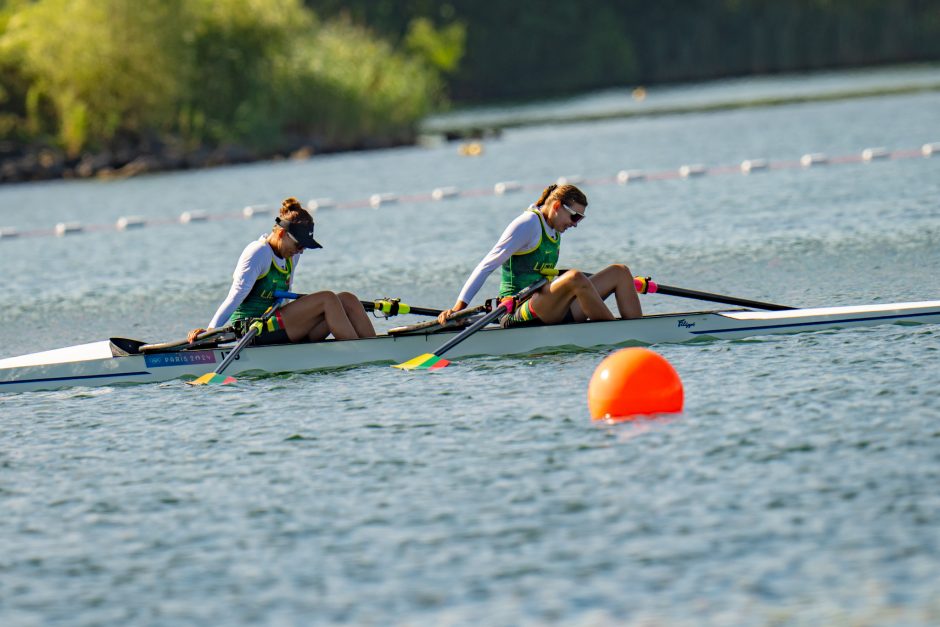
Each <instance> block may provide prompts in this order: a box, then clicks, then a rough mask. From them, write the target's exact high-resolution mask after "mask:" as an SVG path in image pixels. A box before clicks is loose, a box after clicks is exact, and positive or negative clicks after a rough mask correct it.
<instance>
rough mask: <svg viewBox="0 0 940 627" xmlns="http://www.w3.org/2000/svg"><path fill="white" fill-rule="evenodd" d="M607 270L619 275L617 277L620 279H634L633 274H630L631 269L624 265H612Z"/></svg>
mask: <svg viewBox="0 0 940 627" xmlns="http://www.w3.org/2000/svg"><path fill="white" fill-rule="evenodd" d="M607 269H608V270H609V271H611V272H615V273H617V276H619V277H627V278H633V273H632V272H630V268H628V267H627V266H625V265H624V264H622V263H614V264H611V265H609V266H607Z"/></svg>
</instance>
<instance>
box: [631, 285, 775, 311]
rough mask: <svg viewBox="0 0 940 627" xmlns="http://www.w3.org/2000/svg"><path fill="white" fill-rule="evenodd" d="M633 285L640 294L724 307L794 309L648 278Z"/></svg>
mask: <svg viewBox="0 0 940 627" xmlns="http://www.w3.org/2000/svg"><path fill="white" fill-rule="evenodd" d="M633 283H634V285H635V286H636V291H637V292H639V293H640V294H666V295H667V296H679V297H681V298H692V299H695V300H707V301H711V302H715V303H725V304H726V305H738V306H739V307H753V308H754V309H767V310H768V311H783V310H784V309H794V307H787V306H786V305H775V304H774V303H762V302H760V301H758V300H748V299H746V298H736V297H734V296H723V295H721V294H712V293H710V292H699V291H698V290H687V289H685V288H682V287H673V286H671V285H662V284H661V283H656V282H654V281H653V280H652V279H651V278H650V277H639V276H638V277H634V278H633Z"/></svg>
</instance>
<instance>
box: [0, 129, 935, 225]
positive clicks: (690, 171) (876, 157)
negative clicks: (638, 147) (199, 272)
mask: <svg viewBox="0 0 940 627" xmlns="http://www.w3.org/2000/svg"><path fill="white" fill-rule="evenodd" d="M933 156H940V142H931V143H927V144H924V145H922V146H921V147H920V148H913V149H903V150H888V149H887V148H882V147H877V148H866V149H865V150H863V151H861V152H859V153H854V154H849V155H842V156H836V157H829V156H828V155H826V154H824V153H819V152H812V153H806V154H804V155H803V156H802V157H800V158H799V159H798V160H795V161H768V160H767V159H745V160H744V161H742V162H741V163H740V164H738V165H733V166H732V165H724V166H712V167H708V166H705V165H702V164H685V165H682V166H680V167H678V168H674V169H671V170H660V171H648V170H640V169H631V170H620V171H619V172H617V174H616V175H614V176H608V177H602V178H585V177H583V176H562V177H559V178H558V179H557V181H556V182H557V183H558V184H565V183H571V184H574V185H609V184H614V183H616V184H619V185H631V184H636V183H640V182H644V181H663V180H670V179H693V178H700V177H703V176H716V175H723V174H724V175H727V174H743V175H750V174H753V173H757V172H762V171H770V170H788V169H800V168H802V169H809V168H813V167H821V166H825V165H829V164H851V163H873V162H876V161H890V160H899V159H913V158H929V157H933ZM543 187H544V181H543V182H539V183H520V182H518V181H500V182H498V183H496V184H495V185H493V186H492V187H487V188H479V189H469V190H460V189H458V188H456V187H453V186H445V187H438V188H435V189H434V190H432V191H431V192H428V193H413V194H402V195H399V194H395V193H391V192H384V193H376V194H372V195H371V196H369V197H368V198H362V199H358V200H348V201H335V200H333V199H331V198H312V199H310V200H309V201H308V202H307V208H308V209H309V210H311V211H318V210H321V209H363V208H369V207H371V208H372V209H379V208H381V207H387V206H392V205H396V204H407V203H411V204H413V203H422V202H441V201H444V200H448V199H453V198H480V197H484V196H501V195H505V194H511V193H514V192H520V191H523V190H541V189H542V188H543ZM276 213H277V207H276V206H275V205H250V206H248V207H245V208H244V209H242V210H241V211H233V212H226V213H214V214H213V213H208V212H205V211H198V210H193V211H184V212H183V213H181V214H180V215H179V216H176V217H173V218H158V219H149V218H144V217H142V216H121V217H120V218H118V219H117V220H116V221H115V222H114V223H112V224H82V223H80V222H75V221H68V222H60V223H58V224H56V225H55V226H54V227H52V228H47V229H33V230H26V231H20V230H18V229H16V228H14V227H0V240H11V239H17V238H21V237H48V236H56V237H65V236H71V235H76V234H79V233H95V232H103V231H129V230H132V229H138V228H144V227H150V226H165V225H169V224H197V223H200V222H208V221H215V220H236V219H240V220H244V219H251V218H254V217H259V216H260V217H269V218H270V217H272V216H273V215H275V214H276Z"/></svg>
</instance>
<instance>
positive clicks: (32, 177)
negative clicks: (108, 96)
mask: <svg viewBox="0 0 940 627" xmlns="http://www.w3.org/2000/svg"><path fill="white" fill-rule="evenodd" d="M938 91H940V82H933V83H927V84H916V85H902V86H897V87H875V88H868V89H854V90H843V91H839V92H827V93H819V94H802V95H794V96H765V97H759V98H743V99H731V100H724V101H715V102H708V103H697V104H691V105H665V106H660V107H649V108H645V109H623V110H616V111H601V112H588V113H569V114H557V113H544V112H528V113H527V114H513V113H505V114H498V115H482V116H481V118H483V119H481V120H476V121H473V120H471V121H460V120H456V121H453V122H450V123H448V122H447V121H446V120H443V121H441V120H438V121H434V120H431V121H430V122H428V121H426V122H424V123H422V124H421V125H419V129H418V130H417V131H416V132H415V133H412V134H410V135H408V136H400V137H384V138H370V139H363V140H360V141H358V142H351V143H349V144H336V145H331V146H328V145H324V144H323V143H322V142H319V141H315V140H310V141H296V142H293V144H292V145H289V146H284V147H282V148H281V149H279V150H272V151H267V152H261V151H257V150H252V149H249V148H246V147H244V146H241V145H238V144H227V145H224V146H220V147H216V148H208V147H200V148H196V149H194V150H189V151H184V150H182V149H180V148H179V147H177V146H173V145H170V144H164V143H160V142H155V143H154V144H153V145H151V146H148V147H145V148H140V149H136V150H135V149H132V148H125V149H122V150H115V151H109V150H105V151H102V152H99V153H85V154H83V155H81V156H78V157H74V158H69V157H67V156H66V155H65V153H64V152H63V151H62V150H60V149H57V148H51V147H49V146H48V145H46V144H37V145H34V146H27V147H16V146H14V145H13V144H12V142H0V184H8V183H26V182H35V181H48V180H69V179H98V180H112V179H124V178H130V177H133V176H139V175H142V174H150V173H156V172H168V171H181V170H197V169H206V168H212V167H216V166H225V165H236V164H243V163H255V162H260V161H281V160H304V159H309V158H311V157H314V156H316V155H321V154H335V153H341V152H357V151H364V150H380V149H384V148H397V147H402V146H415V145H429V144H430V145H433V144H434V143H437V142H440V141H460V140H467V139H481V138H489V137H497V136H499V134H500V133H501V132H502V131H503V130H506V129H512V128H523V127H529V126H540V125H550V124H556V125H560V124H576V123H584V122H599V121H605V120H615V119H627V118H637V117H664V116H671V115H685V114H689V113H713V112H719V111H730V110H734V109H745V108H762V107H778V106H786V105H793V104H805V103H814V102H835V101H844V100H856V99H863V98H877V97H884V96H898V95H908V94H918V93H931V92H938ZM468 111H469V112H470V113H469V115H471V116H472V109H470V110H468ZM453 113H458V114H459V112H453Z"/></svg>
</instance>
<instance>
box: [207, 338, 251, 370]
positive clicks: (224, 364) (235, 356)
mask: <svg viewBox="0 0 940 627" xmlns="http://www.w3.org/2000/svg"><path fill="white" fill-rule="evenodd" d="M256 335H258V329H257V328H256V327H251V328H250V329H248V333H246V334H245V335H243V336H242V339H240V340H238V344H236V345H235V347H234V348H233V349H232V352H230V353H229V354H228V355H226V356H225V359H223V360H222V363H221V364H219V367H218V368H216V369H215V373H216V374H222V371H223V370H225V369H226V368H228V365H229V364H230V363H232V362H233V361H235V360H236V359H238V354H239V353H240V352H241V350H242V349H243V348H244V347H245V346H247V345H248V344H249V343H250V342H251V340H252V339H254V337H255V336H256Z"/></svg>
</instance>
